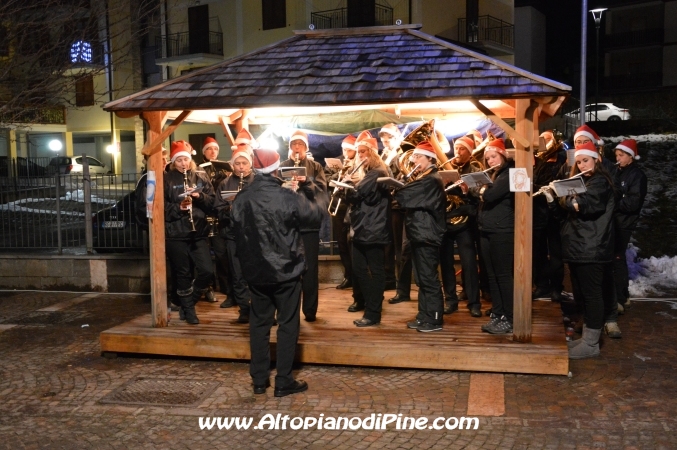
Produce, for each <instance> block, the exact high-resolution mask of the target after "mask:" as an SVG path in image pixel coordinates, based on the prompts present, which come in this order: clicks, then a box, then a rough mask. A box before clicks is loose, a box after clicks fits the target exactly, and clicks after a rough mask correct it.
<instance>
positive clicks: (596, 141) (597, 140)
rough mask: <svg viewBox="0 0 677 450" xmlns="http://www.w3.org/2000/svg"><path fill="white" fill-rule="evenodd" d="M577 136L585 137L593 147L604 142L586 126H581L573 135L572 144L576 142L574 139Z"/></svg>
mask: <svg viewBox="0 0 677 450" xmlns="http://www.w3.org/2000/svg"><path fill="white" fill-rule="evenodd" d="M579 136H585V137H587V138H588V139H590V140H591V141H592V143H593V144H595V145H604V141H603V140H601V139H600V138H599V136H598V135H597V133H595V131H594V130H593V129H592V128H590V127H589V126H587V125H581V126H580V127H578V129H577V130H576V133H575V134H574V142H575V141H576V138H578V137H579Z"/></svg>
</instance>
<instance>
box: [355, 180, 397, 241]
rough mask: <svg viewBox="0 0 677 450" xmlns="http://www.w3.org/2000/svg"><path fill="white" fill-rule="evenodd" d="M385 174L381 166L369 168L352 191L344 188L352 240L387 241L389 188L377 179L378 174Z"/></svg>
mask: <svg viewBox="0 0 677 450" xmlns="http://www.w3.org/2000/svg"><path fill="white" fill-rule="evenodd" d="M386 176H388V174H387V173H386V172H385V171H384V170H382V169H371V170H369V171H368V172H367V173H366V175H365V176H364V178H363V179H362V180H360V182H359V183H357V186H355V190H354V191H353V190H352V189H348V190H347V192H346V201H347V202H348V203H350V227H351V228H352V230H353V241H354V242H357V243H359V244H366V245H387V244H389V243H390V240H391V237H390V233H391V226H390V221H389V220H388V218H389V217H390V203H391V198H390V192H389V190H388V189H387V188H386V187H385V186H383V185H381V184H379V183H377V182H376V180H377V178H378V177H386Z"/></svg>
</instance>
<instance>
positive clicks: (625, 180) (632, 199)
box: [614, 162, 647, 230]
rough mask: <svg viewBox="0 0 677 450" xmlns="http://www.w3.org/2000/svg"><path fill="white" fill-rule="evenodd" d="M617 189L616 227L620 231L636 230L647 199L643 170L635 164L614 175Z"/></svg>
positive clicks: (619, 168)
mask: <svg viewBox="0 0 677 450" xmlns="http://www.w3.org/2000/svg"><path fill="white" fill-rule="evenodd" d="M614 187H615V188H616V213H615V215H614V221H615V225H616V227H617V228H618V229H622V230H634V229H635V226H636V225H637V219H639V213H640V212H641V211H642V205H643V204H644V198H645V197H646V188H647V179H646V175H645V174H644V172H643V171H642V169H640V168H639V166H637V163H635V162H633V163H632V164H630V165H629V166H626V167H624V168H621V167H618V168H617V169H616V172H615V173H614Z"/></svg>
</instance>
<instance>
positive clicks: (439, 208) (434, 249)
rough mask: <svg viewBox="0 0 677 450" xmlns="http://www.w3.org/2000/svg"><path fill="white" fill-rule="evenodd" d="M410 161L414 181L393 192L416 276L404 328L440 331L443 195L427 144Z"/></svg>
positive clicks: (441, 309) (430, 146)
mask: <svg viewBox="0 0 677 450" xmlns="http://www.w3.org/2000/svg"><path fill="white" fill-rule="evenodd" d="M412 161H413V162H414V163H415V164H416V166H418V169H415V170H414V175H412V176H413V177H415V178H416V179H415V180H414V181H411V182H409V183H407V184H405V185H404V187H402V188H400V189H398V190H397V191H396V192H395V196H394V197H395V200H396V201H397V202H398V203H399V204H400V206H402V209H404V210H405V211H406V212H405V217H404V226H405V230H406V233H407V238H408V239H409V241H410V242H411V252H412V258H413V261H414V267H415V268H416V272H417V274H418V283H419V290H418V315H417V316H416V319H415V320H413V321H411V322H408V323H407V327H409V328H414V329H416V330H418V331H420V332H424V333H425V332H430V331H439V330H441V329H442V322H443V313H444V296H443V295H442V284H441V283H440V279H439V275H438V273H437V266H438V265H439V262H440V245H441V244H442V237H443V236H444V232H445V231H446V224H445V213H446V195H445V194H444V183H443V182H442V178H441V177H440V176H439V174H438V173H437V168H436V167H435V164H436V162H437V159H436V154H435V151H434V149H433V147H432V145H430V143H429V142H427V141H425V142H422V143H420V144H418V145H417V146H416V148H415V149H414V152H413V155H412Z"/></svg>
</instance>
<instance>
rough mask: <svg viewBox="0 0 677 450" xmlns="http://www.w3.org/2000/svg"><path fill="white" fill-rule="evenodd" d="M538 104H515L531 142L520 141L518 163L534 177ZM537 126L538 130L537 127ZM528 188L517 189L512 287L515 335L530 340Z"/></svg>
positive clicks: (517, 124) (530, 213)
mask: <svg viewBox="0 0 677 450" xmlns="http://www.w3.org/2000/svg"><path fill="white" fill-rule="evenodd" d="M538 109H539V105H538V103H536V102H535V101H533V100H531V99H519V100H517V104H516V113H517V114H516V117H515V128H516V129H517V132H518V133H519V134H520V135H521V136H524V137H525V138H526V140H527V144H528V145H524V144H523V143H522V142H521V141H517V149H516V151H515V167H516V168H525V169H526V171H527V175H528V176H529V179H530V180H533V177H534V175H533V172H534V152H533V148H532V145H533V144H532V142H533V141H534V134H535V133H536V136H538V131H537V130H538V128H537V127H538V118H537V117H538V114H537V112H538ZM534 129H536V131H534ZM531 194H532V189H531V188H530V190H529V192H515V247H514V249H515V250H514V276H513V278H514V280H515V281H514V287H513V339H514V340H515V341H517V342H531V308H532V304H531V285H532V279H531V276H532V275H531V273H532V267H531V261H532V243H533V199H532V195H531Z"/></svg>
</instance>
